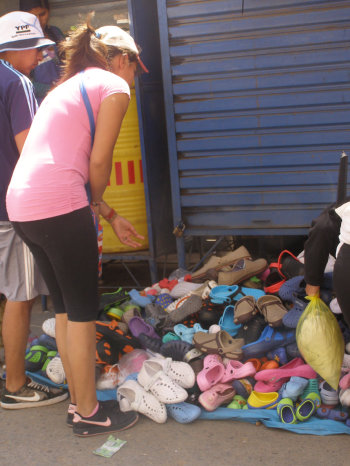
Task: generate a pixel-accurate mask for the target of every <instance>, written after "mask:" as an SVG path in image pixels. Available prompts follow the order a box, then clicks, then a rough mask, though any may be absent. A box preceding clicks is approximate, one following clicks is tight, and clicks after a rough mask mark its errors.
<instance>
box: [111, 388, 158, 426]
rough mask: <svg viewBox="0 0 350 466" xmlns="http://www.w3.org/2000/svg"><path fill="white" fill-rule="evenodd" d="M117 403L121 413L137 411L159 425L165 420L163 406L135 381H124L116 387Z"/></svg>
mask: <svg viewBox="0 0 350 466" xmlns="http://www.w3.org/2000/svg"><path fill="white" fill-rule="evenodd" d="M118 401H119V407H120V410H121V411H123V412H126V411H131V410H133V411H137V412H138V413H141V414H143V415H144V416H147V417H149V418H150V419H152V421H155V422H158V423H159V424H163V423H164V422H166V420H167V411H166V407H165V404H163V403H161V402H160V401H159V400H158V399H157V398H156V397H155V396H153V395H152V394H151V393H149V392H146V390H145V389H144V388H143V387H141V385H140V384H138V383H137V382H136V380H126V381H125V382H124V383H123V384H122V385H120V387H118Z"/></svg>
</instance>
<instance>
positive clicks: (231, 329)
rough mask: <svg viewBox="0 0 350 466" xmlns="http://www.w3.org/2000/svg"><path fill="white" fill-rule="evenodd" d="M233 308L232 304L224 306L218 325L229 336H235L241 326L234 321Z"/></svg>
mask: <svg viewBox="0 0 350 466" xmlns="http://www.w3.org/2000/svg"><path fill="white" fill-rule="evenodd" d="M234 310H235V308H234V306H232V305H229V306H226V308H225V310H224V312H223V314H222V316H221V317H220V320H219V325H220V327H221V329H222V330H225V332H227V333H229V334H230V335H231V337H234V336H236V335H237V333H238V330H239V329H240V328H241V325H240V324H235V322H234Z"/></svg>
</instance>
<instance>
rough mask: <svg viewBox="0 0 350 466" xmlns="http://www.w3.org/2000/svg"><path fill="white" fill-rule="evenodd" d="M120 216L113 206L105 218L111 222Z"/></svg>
mask: <svg viewBox="0 0 350 466" xmlns="http://www.w3.org/2000/svg"><path fill="white" fill-rule="evenodd" d="M117 217H118V214H117V212H116V211H115V210H114V209H113V208H111V210H110V211H109V212H108V215H106V216H105V220H107V222H109V223H112V222H113V220H114V219H116V218H117Z"/></svg>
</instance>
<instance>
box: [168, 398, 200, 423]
mask: <svg viewBox="0 0 350 466" xmlns="http://www.w3.org/2000/svg"><path fill="white" fill-rule="evenodd" d="M165 407H166V410H167V413H168V415H169V416H170V417H172V418H173V419H175V421H176V422H180V423H181V424H189V423H190V422H193V421H195V420H196V419H198V418H199V416H200V415H201V412H202V410H201V408H200V407H199V406H196V405H193V404H191V403H185V402H184V401H183V402H182V403H175V404H169V405H168V404H167V405H165Z"/></svg>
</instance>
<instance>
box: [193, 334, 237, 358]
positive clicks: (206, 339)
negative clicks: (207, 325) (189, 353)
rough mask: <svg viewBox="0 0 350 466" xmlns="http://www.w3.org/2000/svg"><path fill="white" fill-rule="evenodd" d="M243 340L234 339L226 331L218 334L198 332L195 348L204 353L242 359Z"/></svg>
mask: <svg viewBox="0 0 350 466" xmlns="http://www.w3.org/2000/svg"><path fill="white" fill-rule="evenodd" d="M243 343H244V340H243V339H242V338H236V339H233V338H232V337H231V335H229V334H228V333H227V332H225V331H224V330H221V331H220V332H217V333H204V332H197V333H196V334H195V335H194V337H193V344H194V346H195V347H196V348H197V349H199V351H202V353H210V354H219V355H220V356H221V357H226V358H228V359H240V358H241V357H242V355H243V354H242V349H241V348H242V345H243Z"/></svg>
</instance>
